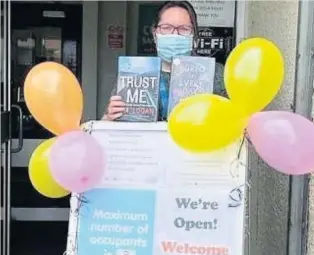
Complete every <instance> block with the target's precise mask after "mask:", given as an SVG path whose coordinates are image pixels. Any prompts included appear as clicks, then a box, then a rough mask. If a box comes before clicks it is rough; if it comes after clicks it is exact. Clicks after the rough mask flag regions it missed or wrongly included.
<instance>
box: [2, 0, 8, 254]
mask: <svg viewBox="0 0 314 255" xmlns="http://www.w3.org/2000/svg"><path fill="white" fill-rule="evenodd" d="M0 20H1V21H0V23H1V24H0V27H1V32H3V45H2V44H1V49H0V50H2V51H3V53H4V54H3V55H2V58H1V60H0V61H1V62H0V64H1V66H2V70H3V73H2V77H1V79H0V82H3V91H1V95H0V96H1V97H3V98H2V100H3V105H1V106H0V107H1V123H3V122H2V121H6V127H5V129H6V131H5V132H3V131H1V135H6V136H7V137H5V138H2V137H1V139H0V140H1V168H0V170H1V171H2V170H3V173H1V175H0V178H1V179H2V180H1V182H3V183H1V184H3V185H1V189H0V196H1V200H2V201H3V207H0V220H1V221H2V224H1V235H0V236H1V244H2V245H1V255H2V254H3V255H9V253H10V235H11V233H10V225H11V192H10V182H11V139H10V136H11V134H10V117H11V83H10V80H11V66H10V64H9V63H10V62H11V61H10V59H11V33H10V29H11V22H10V21H11V1H10V0H8V1H1V18H0ZM2 28H3V29H2ZM3 117H4V119H2V118H3ZM1 130H2V124H1Z"/></svg>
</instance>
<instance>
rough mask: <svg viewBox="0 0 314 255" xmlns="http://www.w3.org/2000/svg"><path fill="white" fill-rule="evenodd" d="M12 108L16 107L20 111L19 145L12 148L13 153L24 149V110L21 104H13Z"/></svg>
mask: <svg viewBox="0 0 314 255" xmlns="http://www.w3.org/2000/svg"><path fill="white" fill-rule="evenodd" d="M11 107H12V108H15V109H17V110H18V112H19V118H18V121H19V137H18V145H17V147H16V148H12V149H11V153H17V152H19V151H21V150H22V148H23V111H22V108H21V107H20V106H19V105H16V104H13V105H11Z"/></svg>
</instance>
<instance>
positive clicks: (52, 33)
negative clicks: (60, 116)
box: [12, 27, 62, 139]
mask: <svg viewBox="0 0 314 255" xmlns="http://www.w3.org/2000/svg"><path fill="white" fill-rule="evenodd" d="M12 53H13V55H12V75H13V76H12V78H13V88H12V91H13V94H12V101H13V102H15V103H17V104H19V106H20V107H22V109H23V137H24V138H26V139H27V138H41V139H43V138H49V137H51V136H52V134H51V133H50V132H49V131H48V130H46V129H45V128H43V127H42V126H41V125H40V124H39V123H38V122H37V121H36V120H35V119H34V118H33V116H32V115H31V113H30V112H29V110H28V109H27V107H26V104H25V101H24V95H23V86H24V80H25V78H26V75H27V73H28V72H29V71H30V69H31V68H32V67H33V66H34V65H36V64H39V63H41V62H45V61H55V62H58V63H62V29H61V28H60V27H28V28H26V29H13V31H12ZM12 114H13V118H12V122H13V123H12V137H13V138H17V137H18V133H19V125H18V124H17V123H18V122H19V116H17V112H13V113H12Z"/></svg>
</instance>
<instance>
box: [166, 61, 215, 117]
mask: <svg viewBox="0 0 314 255" xmlns="http://www.w3.org/2000/svg"><path fill="white" fill-rule="evenodd" d="M215 64H216V60H215V58H209V57H198V56H188V57H185V56H181V57H175V58H174V59H173V60H172V65H171V76H170V89H169V102H168V115H169V114H170V113H171V111H172V110H173V108H174V107H175V106H176V105H177V104H178V103H179V102H180V100H182V99H184V98H187V97H189V96H193V95H197V94H204V93H213V90H214V76H215Z"/></svg>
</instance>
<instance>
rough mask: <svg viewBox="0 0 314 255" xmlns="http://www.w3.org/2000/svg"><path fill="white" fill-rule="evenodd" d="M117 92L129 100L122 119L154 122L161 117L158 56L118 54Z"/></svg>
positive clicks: (126, 100) (123, 98) (125, 99)
mask: <svg viewBox="0 0 314 255" xmlns="http://www.w3.org/2000/svg"><path fill="white" fill-rule="evenodd" d="M118 65H119V67H118V70H119V71H118V81H117V95H120V96H121V97H122V100H123V101H124V102H125V103H126V112H125V113H124V115H123V116H122V117H121V118H119V119H118V120H119V121H128V122H155V121H157V120H158V104H159V82H160V74H161V59H160V58H159V57H119V64H118Z"/></svg>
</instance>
